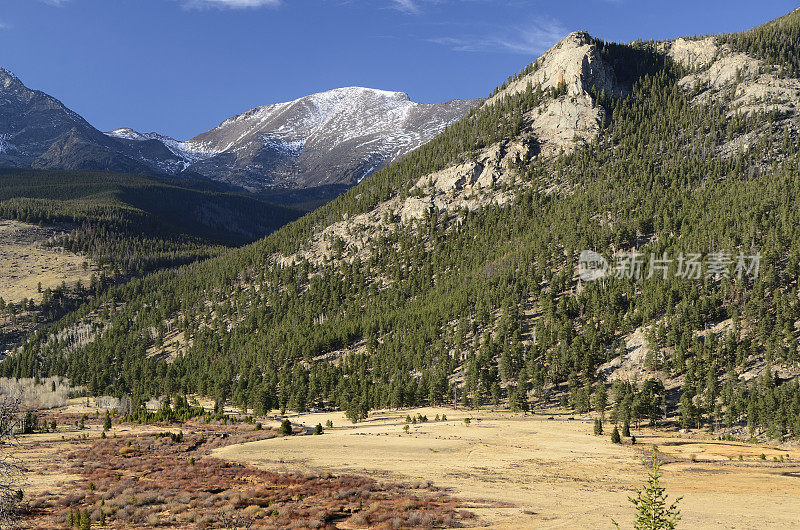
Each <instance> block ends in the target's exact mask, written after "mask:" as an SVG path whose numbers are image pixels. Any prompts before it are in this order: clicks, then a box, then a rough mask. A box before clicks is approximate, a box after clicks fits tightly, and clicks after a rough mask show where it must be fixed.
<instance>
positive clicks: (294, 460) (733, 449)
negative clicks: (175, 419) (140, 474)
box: [213, 408, 800, 529]
mask: <svg viewBox="0 0 800 530" xmlns="http://www.w3.org/2000/svg"><path fill="white" fill-rule="evenodd" d="M418 413H421V414H424V415H426V416H427V417H428V419H429V421H428V422H426V423H418V424H416V425H413V424H412V425H410V426H409V432H408V433H406V432H404V430H403V427H404V425H406V423H405V417H406V415H407V414H411V415H412V416H413V415H415V414H418ZM437 414H439V415H440V416H441V415H442V414H446V416H447V421H439V422H434V421H432V420H433V419H434V418H435V416H436V415H437ZM465 417H470V418H472V419H471V421H470V423H469V424H468V425H467V424H465V423H464V421H463V419H464V418H465ZM292 420H293V421H294V422H296V423H298V424H302V425H305V426H308V427H311V426H313V425H316V424H317V423H322V424H323V425H325V423H326V421H327V420H331V421H332V422H333V425H334V427H333V428H331V429H327V430H326V432H325V434H324V435H323V436H299V437H289V438H281V439H272V440H264V441H260V442H254V443H247V444H242V445H232V446H228V447H225V448H222V449H218V450H215V451H214V452H213V455H214V456H216V457H218V458H221V459H226V460H229V461H238V462H246V463H248V464H253V465H255V466H257V467H260V468H263V469H270V470H273V471H277V470H286V471H289V470H294V471H298V470H299V471H302V472H314V473H320V472H333V473H354V474H363V475H369V476H372V477H376V478H380V479H384V480H392V481H398V480H399V481H405V482H410V483H414V482H416V483H419V482H424V483H427V482H428V481H430V482H431V483H432V484H433V486H435V487H440V488H445V490H446V491H448V492H451V493H452V494H453V495H455V496H457V497H458V498H460V499H462V500H463V501H464V502H466V503H467V506H469V507H470V509H471V510H472V511H473V512H475V513H476V514H477V515H478V516H479V517H480V519H481V521H482V522H483V523H485V524H487V525H489V526H491V527H493V528H525V527H527V528H530V527H542V528H544V527H546V528H612V527H613V524H612V522H611V518H612V517H613V518H614V519H615V520H616V521H618V522H619V523H620V524H622V525H623V527H625V526H628V527H630V526H631V524H630V523H631V521H632V515H633V513H632V506H631V505H630V503H629V502H628V500H627V499H628V496H629V495H632V494H633V493H634V492H635V490H636V489H637V488H638V487H640V485H641V484H642V482H643V481H644V479H645V474H646V469H645V467H644V466H643V464H642V461H643V458H644V457H645V456H646V454H647V453H648V450H649V448H650V447H651V444H653V443H655V444H658V446H659V448H660V449H661V450H662V451H663V453H664V455H663V459H664V460H665V462H666V463H665V465H664V467H663V471H664V479H663V483H664V485H665V486H666V488H667V491H668V493H670V494H671V496H672V497H673V498H674V497H676V496H683V500H682V501H681V503H680V507H681V511H682V514H683V519H682V524H681V526H683V527H685V528H754V529H755V528H759V529H760V528H765V527H770V528H794V527H796V522H797V521H798V520H800V478H798V477H800V450H798V449H797V448H793V447H787V448H784V447H778V446H758V445H749V444H742V443H736V442H724V441H714V440H708V439H702V438H696V439H695V438H687V437H686V435H683V436H684V437H683V438H678V437H677V433H665V432H663V431H655V432H653V431H649V430H646V429H642V430H641V431H638V432H637V431H634V434H635V435H636V437H637V439H638V441H637V444H636V445H634V446H632V445H630V443H629V441H626V444H624V445H614V444H612V443H611V442H610V440H609V436H607V435H606V436H594V435H593V434H592V427H593V426H592V423H591V422H590V421H577V420H575V421H568V420H567V419H566V418H565V417H559V416H556V417H555V418H554V419H548V417H545V416H530V415H528V416H523V415H521V414H511V413H492V412H485V411H481V412H475V411H456V410H451V409H430V408H428V409H419V410H414V411H405V410H404V411H379V412H375V413H372V414H370V417H369V419H368V420H367V421H365V422H362V423H359V424H357V425H353V424H351V423H349V422H348V421H347V420H346V419H345V418H344V416H343V415H342V414H340V413H324V414H304V415H299V416H294V417H292ZM609 428H610V425H609ZM762 453H764V455H765V459H764V460H762V459H761V456H760V455H761V454H762ZM740 454H741V455H742V460H741V461H740V460H739V459H738V456H739V455H740ZM781 455H782V456H783V461H777V462H775V461H773V458H780V456H781Z"/></svg>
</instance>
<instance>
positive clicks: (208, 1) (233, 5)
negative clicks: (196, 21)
mask: <svg viewBox="0 0 800 530" xmlns="http://www.w3.org/2000/svg"><path fill="white" fill-rule="evenodd" d="M280 4H281V0H185V1H184V3H183V5H184V7H188V8H194V9H203V8H209V7H216V8H218V9H224V8H230V9H245V8H248V7H250V8H252V7H266V6H271V7H275V6H279V5H280Z"/></svg>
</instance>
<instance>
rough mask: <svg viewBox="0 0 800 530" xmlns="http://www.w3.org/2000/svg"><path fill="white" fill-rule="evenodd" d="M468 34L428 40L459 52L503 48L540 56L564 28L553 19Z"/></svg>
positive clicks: (480, 30)
mask: <svg viewBox="0 0 800 530" xmlns="http://www.w3.org/2000/svg"><path fill="white" fill-rule="evenodd" d="M470 33H471V34H470V35H469V36H457V37H453V36H447V37H438V38H434V39H428V40H429V41H430V42H434V43H436V44H441V45H443V46H447V47H449V48H451V49H453V50H455V51H459V52H481V51H502V52H509V53H519V54H524V55H539V54H541V53H542V52H544V51H545V50H547V49H548V48H550V47H551V46H552V45H553V44H555V43H556V42H558V41H559V40H561V39H562V38H563V37H564V36H565V35H566V34H567V33H568V31H567V29H566V28H565V27H564V26H563V25H562V24H561V23H560V22H559V21H558V20H555V19H542V20H538V21H534V22H531V23H530V24H526V25H524V26H514V27H510V28H482V29H480V28H479V29H478V30H476V31H474V32H470Z"/></svg>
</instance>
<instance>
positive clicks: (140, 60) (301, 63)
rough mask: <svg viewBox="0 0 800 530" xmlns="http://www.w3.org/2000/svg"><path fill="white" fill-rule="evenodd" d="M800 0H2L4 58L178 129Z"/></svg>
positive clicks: (730, 26) (70, 94)
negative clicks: (569, 38)
mask: <svg viewBox="0 0 800 530" xmlns="http://www.w3.org/2000/svg"><path fill="white" fill-rule="evenodd" d="M797 5H798V2H797V0H794V1H781V0H769V1H761V2H752V1H751V0H750V1H739V0H726V1H718V0H700V1H698V0H693V1H685V0H673V1H658V2H656V1H650V0H561V1H558V2H552V1H551V2H545V1H536V0H0V66H3V67H5V68H8V69H10V70H12V71H13V72H14V73H15V74H17V75H18V76H19V77H20V78H21V79H22V80H23V82H25V84H27V85H28V86H29V87H31V88H36V89H39V90H43V91H45V92H47V93H49V94H51V95H53V96H55V97H57V98H59V99H60V100H61V101H63V102H64V103H65V104H66V105H67V106H68V107H70V108H72V109H73V110H75V111H76V112H78V113H79V114H81V115H83V116H84V117H85V118H86V119H87V120H89V122H90V123H92V124H93V125H95V126H96V127H98V128H100V129H102V130H109V129H113V128H116V127H121V126H128V127H133V128H135V129H137V130H142V131H144V132H149V131H157V132H161V133H164V134H168V135H171V136H174V137H176V138H179V139H184V138H188V137H191V136H194V135H195V134H198V133H200V132H203V131H205V130H207V129H209V128H211V127H213V126H215V125H216V124H218V123H219V122H220V121H222V120H223V119H225V118H227V117H229V116H231V115H233V114H236V113H239V112H242V111H244V110H247V109H249V108H251V107H254V106H257V105H266V104H269V103H275V102H279V101H287V100H291V99H295V98H298V97H301V96H304V95H307V94H310V93H313V92H318V91H322V90H327V89H331V88H336V87H340V86H352V85H359V86H367V87H372V88H380V89H385V90H400V91H403V92H407V93H408V94H409V95H410V96H411V98H412V99H414V100H415V101H444V100H448V99H453V98H473V97H481V96H485V95H487V94H488V93H489V92H490V91H491V90H492V88H494V87H495V86H496V85H498V84H500V83H501V82H502V81H503V80H504V79H505V78H506V77H508V76H509V75H511V74H513V73H515V72H516V71H518V70H520V69H521V68H522V67H524V66H525V65H526V64H528V63H529V62H531V61H532V60H533V59H534V58H535V57H537V56H538V55H539V54H541V52H542V51H544V50H545V49H547V48H548V47H549V46H550V45H552V44H553V43H555V42H556V41H557V40H558V39H559V38H560V37H561V36H563V35H564V34H566V33H568V32H570V31H573V30H577V29H585V30H588V31H589V32H591V33H592V34H594V35H596V36H599V37H602V38H604V39H606V40H615V41H625V42H627V41H631V40H634V39H637V38H643V39H647V38H658V39H661V38H669V37H676V36H680V35H691V34H704V33H717V32H725V31H739V30H742V29H746V28H748V27H751V26H754V25H757V24H760V23H762V22H764V21H766V20H769V19H772V18H774V17H776V16H779V15H781V14H784V13H787V12H789V11H791V10H792V9H793V8H794V7H797Z"/></svg>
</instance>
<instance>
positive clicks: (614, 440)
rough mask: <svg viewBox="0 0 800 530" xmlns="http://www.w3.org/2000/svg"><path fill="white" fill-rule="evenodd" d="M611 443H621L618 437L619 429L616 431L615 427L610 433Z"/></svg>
mask: <svg viewBox="0 0 800 530" xmlns="http://www.w3.org/2000/svg"><path fill="white" fill-rule="evenodd" d="M611 443H615V444H618V443H622V439H621V438H620V437H619V429H617V427H616V425H615V426H614V430H613V431H611Z"/></svg>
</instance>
